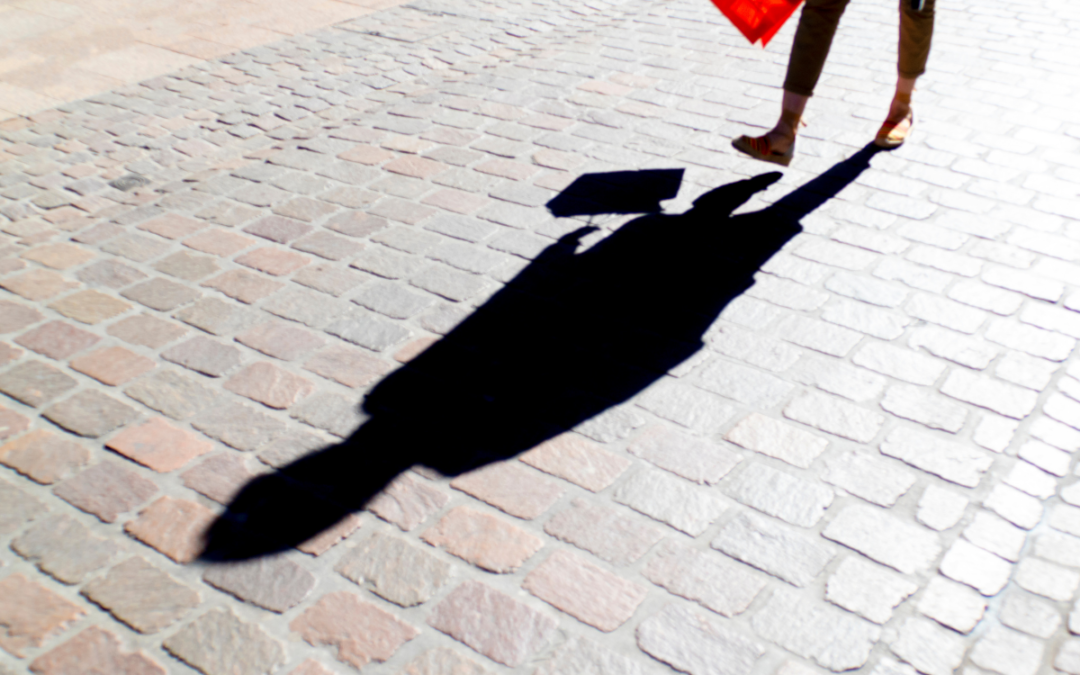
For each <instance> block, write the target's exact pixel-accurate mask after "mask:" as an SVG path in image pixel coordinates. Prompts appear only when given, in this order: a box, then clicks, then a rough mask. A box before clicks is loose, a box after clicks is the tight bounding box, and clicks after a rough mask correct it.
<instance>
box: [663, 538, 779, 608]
mask: <svg viewBox="0 0 1080 675" xmlns="http://www.w3.org/2000/svg"><path fill="white" fill-rule="evenodd" d="M642 574H644V576H645V578H646V579H648V580H649V581H651V582H653V583H654V584H657V585H658V586H662V587H664V588H666V589H667V590H668V591H669V592H671V593H674V594H675V595H678V596H680V597H683V598H686V599H687V600H693V601H695V602H698V603H700V604H701V605H702V606H703V607H706V608H708V609H711V610H712V611H714V612H716V613H717V614H722V615H723V616H728V617H730V616H735V615H736V614H740V613H742V612H744V611H746V608H747V607H749V606H750V603H751V602H753V601H754V598H756V597H757V594H758V593H760V592H761V590H762V589H763V588H765V579H766V577H764V576H763V575H762V574H761V573H759V572H755V571H753V570H751V569H749V568H747V567H745V566H743V565H740V564H739V563H737V562H734V561H732V560H731V559H729V558H727V557H726V556H724V555H722V554H720V553H716V552H714V551H699V550H697V549H695V548H693V547H690V546H686V545H683V544H680V543H678V542H676V541H674V540H671V539H669V540H668V541H666V542H664V543H663V544H661V545H660V546H659V547H658V551H657V552H656V554H655V555H654V556H653V557H652V559H651V560H649V563H648V564H647V565H646V566H645V569H644V570H643V572H642Z"/></svg>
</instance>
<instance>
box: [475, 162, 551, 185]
mask: <svg viewBox="0 0 1080 675" xmlns="http://www.w3.org/2000/svg"><path fill="white" fill-rule="evenodd" d="M473 170H474V171H479V172H480V173H486V174H489V175H492V176H499V177H500V178H509V179H510V180H525V179H526V178H528V177H530V176H532V175H534V174H536V172H538V171H540V170H541V169H540V167H538V166H533V165H532V164H522V163H521V162H515V161H513V160H509V159H492V160H488V161H486V162H484V163H483V164H479V165H477V166H476V167H474V168H473Z"/></svg>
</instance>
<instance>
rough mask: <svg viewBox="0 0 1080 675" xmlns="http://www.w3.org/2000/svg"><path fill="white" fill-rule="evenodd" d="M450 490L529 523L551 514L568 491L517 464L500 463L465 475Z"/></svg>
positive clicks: (459, 477) (455, 481) (455, 480)
mask: <svg viewBox="0 0 1080 675" xmlns="http://www.w3.org/2000/svg"><path fill="white" fill-rule="evenodd" d="M450 487H452V488H454V489H456V490H461V491H462V492H466V493H468V494H470V495H472V496H473V497H476V498H477V499H479V500H481V501H484V502H487V503H488V504H491V505H492V506H494V507H495V508H497V509H500V510H502V511H505V512H506V513H509V514H510V515H512V516H517V517H518V518H524V519H525V520H532V519H533V518H536V517H537V516H539V515H540V514H542V513H543V512H544V511H547V510H548V509H549V508H551V505H552V504H554V503H555V502H556V501H558V499H559V497H561V496H562V494H563V492H564V491H565V488H564V487H563V486H562V485H559V484H558V483H556V482H555V481H553V480H548V479H546V478H544V477H542V476H540V475H537V474H536V473H534V472H533V471H531V470H529V469H526V468H525V467H523V466H521V465H520V464H517V463H515V462H497V463H493V464H489V465H487V466H485V467H482V468H480V469H476V470H475V471H470V472H469V473H466V474H462V475H461V476H458V477H457V478H455V479H454V480H452V481H451V482H450Z"/></svg>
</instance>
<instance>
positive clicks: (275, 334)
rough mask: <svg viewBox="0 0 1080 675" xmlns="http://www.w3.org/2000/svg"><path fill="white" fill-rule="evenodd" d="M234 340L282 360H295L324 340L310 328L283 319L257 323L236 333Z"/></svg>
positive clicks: (317, 346)
mask: <svg viewBox="0 0 1080 675" xmlns="http://www.w3.org/2000/svg"><path fill="white" fill-rule="evenodd" d="M236 341H237V342H239V343H240V344H244V345H247V346H248V347H251V348H252V349H257V350H258V351H260V352H262V353H263V354H266V355H267V356H273V357H274V358H276V359H281V360H283V361H295V360H296V359H298V358H300V357H301V356H303V355H304V354H307V353H308V352H310V351H312V350H314V349H318V348H319V347H321V346H323V344H325V340H323V339H322V338H321V337H319V336H318V335H316V334H315V333H312V332H311V331H310V330H306V329H304V328H299V327H297V326H296V325H295V324H291V323H286V322H284V321H268V322H266V323H262V324H259V325H258V326H255V327H253V328H251V329H249V330H246V331H244V332H243V333H241V334H239V335H237V336H236ZM308 370H311V369H310V368H308Z"/></svg>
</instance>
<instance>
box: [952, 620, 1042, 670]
mask: <svg viewBox="0 0 1080 675" xmlns="http://www.w3.org/2000/svg"><path fill="white" fill-rule="evenodd" d="M970 658H971V662H972V663H974V664H975V665H977V666H980V667H982V668H986V669H987V670H992V671H994V672H995V673H1001V675H1035V673H1037V672H1038V670H1039V667H1040V666H1041V665H1042V661H1043V643H1042V642H1040V641H1039V640H1036V639H1035V638H1033V637H1030V636H1028V635H1024V634H1023V633H1019V632H1017V631H1014V630H1012V629H1010V628H1005V627H1003V626H993V627H991V628H990V630H988V631H987V632H986V634H985V635H983V637H982V639H980V640H979V641H978V642H976V643H975V647H974V648H973V649H972V650H971V657H970Z"/></svg>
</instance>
